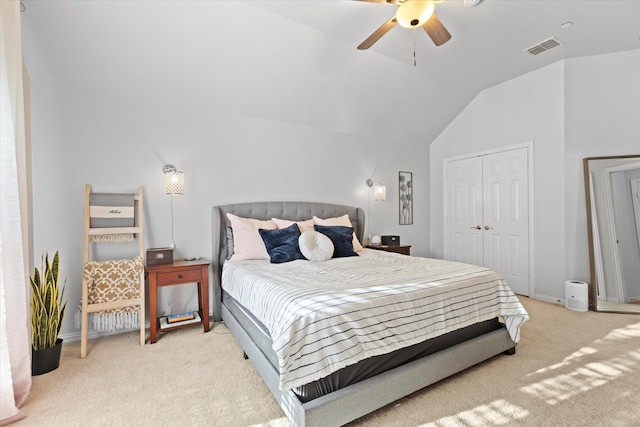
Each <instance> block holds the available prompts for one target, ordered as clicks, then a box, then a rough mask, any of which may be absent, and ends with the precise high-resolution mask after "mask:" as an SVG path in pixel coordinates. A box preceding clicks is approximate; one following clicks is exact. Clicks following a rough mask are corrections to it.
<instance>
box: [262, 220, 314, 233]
mask: <svg viewBox="0 0 640 427" xmlns="http://www.w3.org/2000/svg"><path fill="white" fill-rule="evenodd" d="M271 221H273V222H275V223H276V225H277V226H278V228H287V227H289V226H290V225H291V224H298V228H299V229H300V233H304V232H305V231H307V230H313V226H314V225H315V224H316V222H315V221H314V220H313V218H311V219H308V220H306V221H290V220H288V219H279V218H271Z"/></svg>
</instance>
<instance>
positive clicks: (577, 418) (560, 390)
mask: <svg viewBox="0 0 640 427" xmlns="http://www.w3.org/2000/svg"><path fill="white" fill-rule="evenodd" d="M521 300H522V303H523V304H524V305H525V307H526V308H527V310H528V311H529V313H530V315H531V320H530V321H529V322H527V323H526V324H525V325H524V327H523V330H522V339H521V341H520V343H519V345H518V350H517V353H516V355H515V356H497V357H495V358H493V359H491V360H489V361H487V362H485V363H483V364H481V365H478V366H476V367H474V368H471V369H469V370H467V371H465V372H463V373H461V374H458V375H456V376H454V377H452V378H449V379H446V380H444V381H441V382H440V383H437V384H434V385H433V386H431V387H428V388H426V389H424V390H422V391H419V392H417V393H414V394H413V395H411V396H409V397H407V398H404V399H401V400H399V401H398V402H395V403H394V404H391V405H389V406H387V407H385V408H383V409H380V410H378V411H376V412H374V413H373V414H370V415H368V416H366V417H364V418H361V419H359V420H357V421H355V422H354V423H352V425H353V426H385V427H386V426H437V427H443V426H498V425H505V426H638V425H640V317H639V316H634V315H628V314H627V315H625V314H609V313H594V312H587V313H579V312H573V311H570V310H567V309H565V308H564V307H562V306H558V305H553V304H548V303H543V302H540V301H535V300H530V299H528V298H521ZM137 340H138V335H137V334H136V333H135V332H134V333H127V334H121V335H116V336H112V337H107V338H100V339H97V340H92V341H90V343H89V355H88V357H87V358H86V359H80V357H79V355H80V346H79V343H77V342H76V343H69V344H64V345H63V350H62V351H63V354H62V361H61V364H60V367H59V368H58V369H57V370H55V371H53V372H50V373H48V374H45V375H41V376H37V377H34V378H33V388H32V391H31V395H30V397H29V399H28V401H27V403H26V405H25V406H24V407H23V408H22V409H23V411H24V412H25V413H26V414H27V418H25V419H24V420H22V421H19V422H17V423H15V424H14V425H16V426H20V427H21V426H45V425H46V426H147V425H149V426H151V425H153V426H157V425H165V426H196V425H207V426H289V425H290V424H289V422H288V420H287V419H286V418H285V417H284V415H283V413H282V411H281V410H280V408H279V406H278V405H277V404H276V403H275V401H274V400H273V398H272V396H271V394H270V393H269V391H268V390H267V388H266V387H265V386H264V384H263V383H262V380H261V379H260V377H259V376H258V375H257V374H256V372H255V371H254V369H253V368H252V366H251V363H250V362H249V361H247V360H244V359H243V358H242V351H241V350H240V348H239V347H238V346H237V344H236V343H235V341H234V339H233V337H232V336H231V335H229V334H228V333H227V329H226V328H225V326H224V325H223V324H216V325H215V327H214V328H213V330H212V331H211V332H209V333H207V334H203V333H202V329H200V328H196V327H194V328H188V329H183V330H179V331H173V332H171V333H168V334H164V335H162V336H161V337H160V339H159V340H158V343H157V344H154V345H149V344H147V345H145V346H144V347H140V346H139V345H138V341H137Z"/></svg>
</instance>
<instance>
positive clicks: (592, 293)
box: [582, 154, 640, 314]
mask: <svg viewBox="0 0 640 427" xmlns="http://www.w3.org/2000/svg"><path fill="white" fill-rule="evenodd" d="M631 158H638V159H640V154H629V155H624V156H601V157H586V158H584V159H583V160H582V165H583V169H584V171H583V172H584V189H585V202H586V203H585V205H586V209H587V238H588V244H589V274H590V283H589V309H590V310H593V311H599V312H608V313H631V314H640V305H636V304H625V303H608V304H607V305H610V306H611V307H606V308H603V307H600V308H599V307H598V281H597V272H596V259H595V248H594V241H593V239H594V237H593V225H594V224H593V218H592V215H591V209H592V207H591V179H590V178H591V176H590V171H589V160H612V159H631ZM629 306H631V307H629ZM636 307H637V308H636Z"/></svg>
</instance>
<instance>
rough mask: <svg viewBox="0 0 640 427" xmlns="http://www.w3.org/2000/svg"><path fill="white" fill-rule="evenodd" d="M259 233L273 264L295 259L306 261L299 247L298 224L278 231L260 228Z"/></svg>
mask: <svg viewBox="0 0 640 427" xmlns="http://www.w3.org/2000/svg"><path fill="white" fill-rule="evenodd" d="M258 232H259V233H260V237H262V241H263V242H264V246H265V247H266V248H267V252H268V253H269V258H270V259H271V262H272V263H273V264H280V263H283V262H289V261H293V260H294V259H304V256H303V255H302V252H300V247H299V246H298V238H299V237H300V228H298V224H295V223H294V224H291V225H290V226H289V227H287V228H281V229H278V230H265V229H263V228H260V229H258Z"/></svg>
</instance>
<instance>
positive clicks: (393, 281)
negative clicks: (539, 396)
mask: <svg viewBox="0 0 640 427" xmlns="http://www.w3.org/2000/svg"><path fill="white" fill-rule="evenodd" d="M222 287H223V289H224V290H225V291H227V292H228V293H229V295H231V296H232V297H233V298H235V299H236V300H237V301H239V302H240V303H241V304H242V305H243V306H245V307H246V308H248V309H249V310H250V311H251V312H252V313H253V314H254V315H255V316H256V317H257V318H258V319H259V320H260V321H261V322H262V323H263V324H264V325H265V326H266V327H267V329H268V330H269V332H270V334H271V338H272V340H273V349H274V350H275V352H276V354H277V356H278V360H279V372H280V388H281V389H282V390H285V389H289V388H294V387H298V386H300V385H303V384H307V383H309V382H311V381H314V380H317V379H319V378H322V377H325V376H327V375H328V374H330V373H332V372H334V371H336V370H338V369H341V368H343V367H345V366H348V365H351V364H354V363H356V362H358V361H360V360H362V359H366V358H368V357H371V356H375V355H379V354H385V353H389V352H392V351H394V350H397V349H399V348H402V347H407V346H410V345H413V344H416V343H418V342H421V341H424V340H426V339H429V338H433V337H436V336H439V335H442V334H445V333H447V332H450V331H453V330H456V329H459V328H463V327H465V326H469V325H471V324H474V323H477V322H480V321H483V320H488V319H492V318H495V317H498V316H501V318H502V319H503V320H504V322H505V324H506V327H507V329H508V331H509V334H510V335H511V338H512V339H513V341H514V342H517V341H518V339H519V335H520V332H519V331H520V326H521V325H522V324H523V323H524V322H525V321H526V320H527V319H528V318H529V317H528V315H527V312H526V310H525V309H524V307H523V306H522V305H521V304H520V302H519V301H518V298H517V297H516V296H515V295H514V293H513V292H512V291H511V289H510V288H509V286H508V285H507V283H506V282H505V281H504V279H503V278H502V277H501V276H500V275H499V274H498V273H496V272H495V271H492V270H488V269H486V268H484V267H478V266H474V265H468V264H461V263H454V262H448V261H442V260H437V259H428V258H419V257H408V256H404V255H398V254H393V253H388V252H383V251H377V250H366V251H365V252H363V253H361V255H360V256H359V257H349V258H335V259H332V260H329V261H326V262H310V261H306V260H297V261H292V262H288V263H284V264H270V263H269V262H268V261H234V262H226V263H225V265H224V269H223V273H222Z"/></svg>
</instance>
